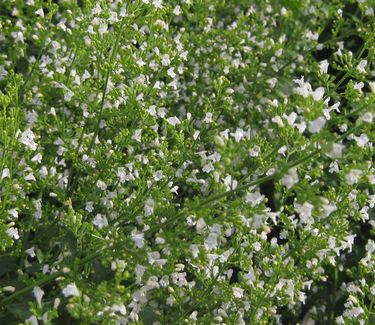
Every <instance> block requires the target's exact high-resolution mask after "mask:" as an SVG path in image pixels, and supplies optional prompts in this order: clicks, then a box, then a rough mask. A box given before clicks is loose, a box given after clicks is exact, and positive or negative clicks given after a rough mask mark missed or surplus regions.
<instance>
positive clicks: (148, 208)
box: [144, 198, 155, 217]
mask: <svg viewBox="0 0 375 325" xmlns="http://www.w3.org/2000/svg"><path fill="white" fill-rule="evenodd" d="M154 205H155V203H154V200H153V199H151V198H148V199H147V200H146V202H145V206H144V213H145V216H146V217H148V216H150V215H152V214H153V213H154Z"/></svg>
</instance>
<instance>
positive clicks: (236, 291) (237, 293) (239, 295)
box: [232, 287, 245, 298]
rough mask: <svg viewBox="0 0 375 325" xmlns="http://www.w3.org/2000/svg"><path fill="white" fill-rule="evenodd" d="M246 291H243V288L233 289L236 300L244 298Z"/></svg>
mask: <svg viewBox="0 0 375 325" xmlns="http://www.w3.org/2000/svg"><path fill="white" fill-rule="evenodd" d="M244 291H245V290H244V289H241V288H238V287H233V288H232V292H233V296H234V297H235V298H242V297H243V293H244Z"/></svg>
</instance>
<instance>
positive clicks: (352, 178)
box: [345, 169, 362, 185]
mask: <svg viewBox="0 0 375 325" xmlns="http://www.w3.org/2000/svg"><path fill="white" fill-rule="evenodd" d="M361 176H362V171H361V170H359V169H352V170H351V171H350V172H349V173H347V174H346V175H345V181H346V183H347V184H348V185H354V184H356V183H358V181H359V178H360V177H361Z"/></svg>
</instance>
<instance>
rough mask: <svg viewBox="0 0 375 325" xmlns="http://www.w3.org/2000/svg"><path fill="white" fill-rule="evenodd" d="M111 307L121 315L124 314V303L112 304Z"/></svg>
mask: <svg viewBox="0 0 375 325" xmlns="http://www.w3.org/2000/svg"><path fill="white" fill-rule="evenodd" d="M111 309H112V311H113V312H115V313H120V314H121V315H126V307H125V306H124V304H121V305H117V304H114V305H112V307H111Z"/></svg>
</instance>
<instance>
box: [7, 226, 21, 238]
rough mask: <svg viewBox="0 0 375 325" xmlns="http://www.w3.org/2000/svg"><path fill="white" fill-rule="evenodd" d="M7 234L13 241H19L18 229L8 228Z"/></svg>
mask: <svg viewBox="0 0 375 325" xmlns="http://www.w3.org/2000/svg"><path fill="white" fill-rule="evenodd" d="M7 234H8V235H9V237H10V238H14V239H19V238H20V235H19V234H18V229H17V228H14V227H10V228H9V229H8V230H7Z"/></svg>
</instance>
